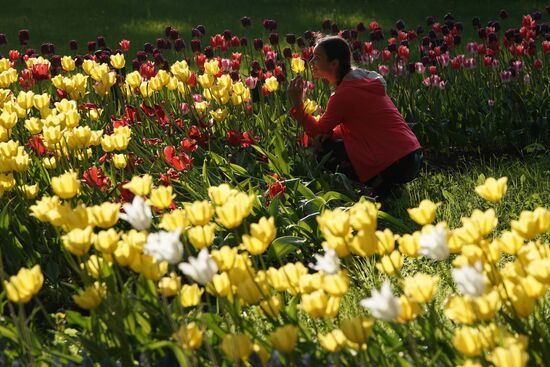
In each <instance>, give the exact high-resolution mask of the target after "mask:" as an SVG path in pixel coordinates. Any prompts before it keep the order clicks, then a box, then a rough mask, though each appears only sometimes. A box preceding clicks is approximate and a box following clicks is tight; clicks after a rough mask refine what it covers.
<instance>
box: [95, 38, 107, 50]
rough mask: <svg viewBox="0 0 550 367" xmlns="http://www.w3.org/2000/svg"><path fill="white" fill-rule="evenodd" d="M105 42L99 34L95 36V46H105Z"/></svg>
mask: <svg viewBox="0 0 550 367" xmlns="http://www.w3.org/2000/svg"><path fill="white" fill-rule="evenodd" d="M106 46H107V44H106V43H105V37H103V36H99V37H97V47H99V48H105V47H106Z"/></svg>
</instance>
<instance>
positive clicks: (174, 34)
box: [169, 28, 180, 41]
mask: <svg viewBox="0 0 550 367" xmlns="http://www.w3.org/2000/svg"><path fill="white" fill-rule="evenodd" d="M169 38H170V39H171V40H172V41H175V40H177V39H178V38H180V32H178V30H177V29H175V28H172V29H171V30H170V35H169Z"/></svg>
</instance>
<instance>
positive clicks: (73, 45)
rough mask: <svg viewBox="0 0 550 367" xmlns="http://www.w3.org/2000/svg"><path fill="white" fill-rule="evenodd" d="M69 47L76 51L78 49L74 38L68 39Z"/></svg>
mask: <svg viewBox="0 0 550 367" xmlns="http://www.w3.org/2000/svg"><path fill="white" fill-rule="evenodd" d="M69 48H70V49H71V50H73V51H76V50H77V49H78V43H77V42H76V40H70V41H69Z"/></svg>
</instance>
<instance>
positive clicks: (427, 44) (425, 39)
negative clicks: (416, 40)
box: [422, 37, 430, 47]
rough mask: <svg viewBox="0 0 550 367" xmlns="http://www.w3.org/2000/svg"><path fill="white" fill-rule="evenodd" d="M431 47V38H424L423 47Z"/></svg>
mask: <svg viewBox="0 0 550 367" xmlns="http://www.w3.org/2000/svg"><path fill="white" fill-rule="evenodd" d="M429 45H430V38H429V37H424V38H422V46H424V47H428V46H429Z"/></svg>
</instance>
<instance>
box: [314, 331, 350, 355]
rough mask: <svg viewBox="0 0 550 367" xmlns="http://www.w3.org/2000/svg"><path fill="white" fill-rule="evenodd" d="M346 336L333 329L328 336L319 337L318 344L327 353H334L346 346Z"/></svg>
mask: <svg viewBox="0 0 550 367" xmlns="http://www.w3.org/2000/svg"><path fill="white" fill-rule="evenodd" d="M346 341H347V339H346V336H345V335H344V333H343V332H342V330H340V329H334V330H332V331H331V332H330V333H328V334H324V335H323V334H321V335H319V344H321V346H322V347H323V348H325V349H326V350H328V351H329V352H332V353H335V352H339V351H341V350H342V348H343V347H344V346H345V345H346Z"/></svg>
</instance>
